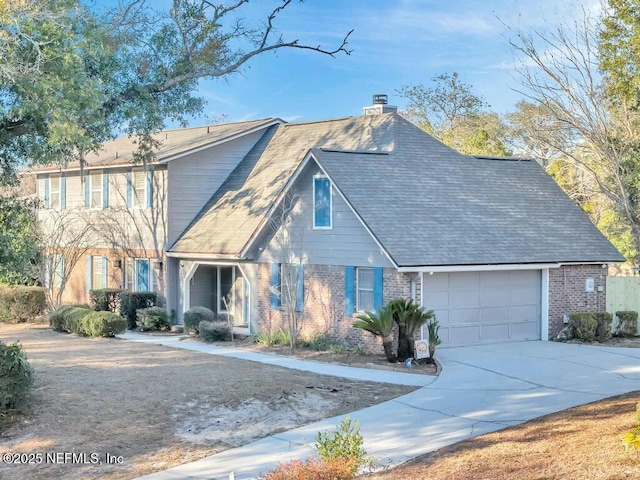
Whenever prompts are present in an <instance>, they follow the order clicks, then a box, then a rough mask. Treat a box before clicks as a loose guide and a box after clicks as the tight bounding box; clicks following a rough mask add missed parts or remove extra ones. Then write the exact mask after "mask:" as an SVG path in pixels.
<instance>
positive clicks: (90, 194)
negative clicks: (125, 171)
mask: <svg viewBox="0 0 640 480" xmlns="http://www.w3.org/2000/svg"><path fill="white" fill-rule="evenodd" d="M105 178H106V177H103V174H102V172H100V171H98V172H96V171H93V172H90V173H89V174H88V175H87V176H86V177H85V185H84V189H85V190H84V206H85V207H86V208H104V207H106V205H105V200H106V198H107V197H106V194H105V191H104V188H103V186H104V185H103V183H104V180H105Z"/></svg>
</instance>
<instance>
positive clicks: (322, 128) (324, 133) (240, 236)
mask: <svg viewBox="0 0 640 480" xmlns="http://www.w3.org/2000/svg"><path fill="white" fill-rule="evenodd" d="M395 125H396V122H395V119H394V118H393V117H392V116H390V115H373V116H367V117H350V118H343V119H338V120H325V121H322V122H312V123H289V124H283V125H278V126H276V127H271V129H270V131H268V132H267V133H265V135H264V136H263V137H262V139H261V140H260V141H259V142H258V143H257V144H256V146H255V147H254V148H253V149H252V150H251V151H250V152H249V154H248V155H247V156H246V157H245V158H244V159H243V160H242V162H240V164H239V165H238V167H237V168H236V169H235V170H234V171H233V172H232V173H231V175H230V176H229V178H227V180H226V181H225V182H224V183H223V184H222V186H221V187H220V189H219V190H218V191H217V192H216V193H215V194H214V196H213V197H212V198H211V200H210V201H209V202H208V203H207V204H206V205H205V206H204V208H203V209H202V211H201V212H200V213H199V214H198V216H197V217H196V218H195V220H194V221H193V222H192V223H191V225H190V226H189V227H187V229H186V230H185V232H184V233H183V234H182V236H181V237H180V238H179V239H178V241H176V243H175V244H174V245H173V246H172V247H171V248H170V249H169V251H172V252H183V253H211V254H225V255H237V254H239V253H240V252H241V251H242V249H243V248H244V246H245V245H246V244H247V242H248V241H249V239H250V238H251V236H252V235H253V234H254V232H255V231H256V229H258V227H259V226H260V223H261V221H262V220H263V219H264V218H265V215H266V214H267V212H268V211H269V209H270V208H271V206H272V205H273V202H274V200H275V199H276V197H277V196H278V194H279V193H280V192H281V191H282V190H283V189H284V187H285V185H286V183H287V181H288V180H289V178H291V175H292V174H293V173H294V172H295V170H296V169H297V167H298V166H299V165H300V162H301V161H302V160H303V159H304V157H305V155H306V154H307V152H308V151H309V149H310V148H312V147H315V146H324V147H327V148H336V149H340V150H347V151H371V152H391V151H392V150H393V148H394V141H395V137H396V135H395Z"/></svg>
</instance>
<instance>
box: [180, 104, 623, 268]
mask: <svg viewBox="0 0 640 480" xmlns="http://www.w3.org/2000/svg"><path fill="white" fill-rule="evenodd" d="M310 149H311V151H312V152H313V155H314V157H315V158H316V159H317V161H318V162H319V163H320V164H321V165H322V166H323V168H325V170H326V171H327V173H328V174H329V175H330V177H331V178H332V180H333V181H334V182H335V184H336V186H337V187H338V188H339V189H340V190H341V191H342V192H343V194H344V195H345V197H346V198H347V200H348V201H349V202H350V203H351V205H352V206H353V207H354V209H355V210H356V211H357V213H358V214H359V215H360V216H361V218H362V219H363V221H364V222H365V223H366V224H367V225H368V227H369V228H370V230H371V231H372V232H373V234H374V235H375V236H376V238H377V239H378V240H379V241H380V243H381V244H382V245H383V246H384V247H385V249H386V250H387V252H388V253H389V254H390V256H391V257H392V258H393V259H394V261H395V262H396V263H397V264H398V265H399V266H428V265H432V266H435V265H473V264H501V263H547V262H617V261H624V258H623V257H622V256H621V255H620V253H619V252H618V251H617V250H616V249H615V248H614V247H613V246H612V245H611V243H609V241H608V240H607V239H606V238H605V237H604V236H603V235H602V234H601V233H600V232H599V231H598V230H597V228H596V227H594V226H593V224H592V223H591V222H590V221H589V219H588V218H587V217H586V215H585V214H584V213H583V212H582V211H581V210H580V209H579V208H578V207H577V206H575V205H574V204H573V203H572V202H571V200H570V199H569V198H568V197H567V196H566V195H565V194H564V193H563V192H562V191H561V190H560V188H559V187H558V186H557V185H556V183H555V182H554V181H553V179H552V178H551V177H549V176H548V175H547V174H546V173H545V172H544V171H543V170H542V168H541V167H540V166H539V165H538V164H537V163H536V162H534V161H527V160H496V159H487V158H475V157H468V156H464V155H461V154H459V153H457V152H455V151H454V150H452V149H450V148H449V147H447V146H445V145H444V144H442V143H440V142H439V141H438V140H436V139H434V138H433V137H431V136H429V135H427V134H426V133H424V132H423V131H422V130H420V129H419V128H417V127H415V126H414V125H412V124H411V123H409V122H407V121H406V120H404V119H403V118H401V117H399V116H398V115H396V114H384V115H372V116H364V117H354V118H347V119H341V120H332V121H325V122H315V123H303V124H286V125H279V126H276V127H271V129H270V130H269V131H268V132H267V133H266V134H265V135H264V136H263V138H262V139H261V140H260V142H258V144H257V145H256V146H255V147H254V148H253V149H252V151H251V152H250V153H249V154H248V155H247V156H246V157H245V159H244V160H243V161H242V162H241V163H240V165H239V166H238V167H237V168H236V170H234V172H233V173H232V174H231V175H230V177H229V178H228V179H227V180H226V181H225V183H224V184H223V185H222V187H221V188H220V189H219V190H218V192H216V193H215V195H214V196H213V197H212V198H211V200H210V201H209V202H208V203H207V205H206V206H205V207H204V208H203V209H202V211H201V212H200V214H199V215H198V217H197V218H196V219H195V220H194V221H193V222H192V224H191V225H190V226H189V227H188V228H187V230H186V231H185V232H184V233H183V235H182V236H181V238H180V239H179V240H178V241H177V242H176V243H175V244H174V245H173V247H172V248H171V249H170V251H173V252H182V253H210V254H230V255H237V254H239V253H240V252H241V251H242V250H243V248H244V247H245V245H246V244H247V242H248V241H249V239H250V238H251V237H252V235H254V233H256V231H257V229H258V228H259V227H260V225H261V222H262V221H263V219H264V218H265V215H266V214H267V212H268V211H269V208H270V207H271V205H272V204H273V202H274V201H275V200H276V198H277V196H278V195H279V193H280V192H281V191H282V189H283V188H284V186H285V185H286V183H287V181H288V180H289V179H290V178H291V176H292V174H293V173H294V172H295V170H296V169H297V168H298V166H299V165H300V162H301V161H302V160H303V158H304V157H305V155H306V154H307V152H308V151H309V150H310ZM347 152H348V153H347Z"/></svg>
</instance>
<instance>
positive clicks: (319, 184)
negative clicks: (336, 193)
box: [313, 176, 333, 228]
mask: <svg viewBox="0 0 640 480" xmlns="http://www.w3.org/2000/svg"><path fill="white" fill-rule="evenodd" d="M332 207H333V200H332V198H331V182H330V180H329V179H328V178H327V177H324V176H316V177H313V228H331V227H332V209H333V208H332Z"/></svg>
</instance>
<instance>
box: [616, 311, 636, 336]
mask: <svg viewBox="0 0 640 480" xmlns="http://www.w3.org/2000/svg"><path fill="white" fill-rule="evenodd" d="M616 317H618V329H617V331H616V334H617V335H620V336H623V337H633V336H635V335H636V334H637V333H638V312H633V311H631V310H621V311H619V312H616Z"/></svg>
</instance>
